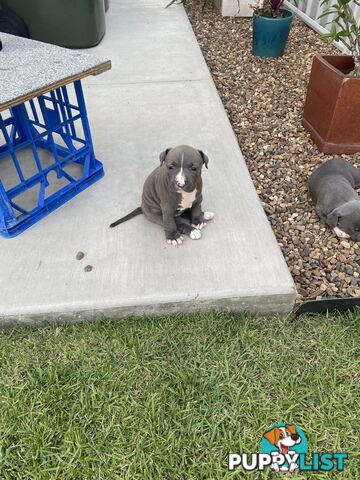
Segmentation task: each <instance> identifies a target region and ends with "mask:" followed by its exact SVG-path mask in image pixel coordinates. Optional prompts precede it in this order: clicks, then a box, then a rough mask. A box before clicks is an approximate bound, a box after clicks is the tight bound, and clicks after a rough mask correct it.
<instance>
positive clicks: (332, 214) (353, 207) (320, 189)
mask: <svg viewBox="0 0 360 480" xmlns="http://www.w3.org/2000/svg"><path fill="white" fill-rule="evenodd" d="M359 187H360V169H357V168H355V167H353V166H352V165H351V164H350V163H348V162H347V161H345V160H343V159H341V158H333V159H332V160H328V161H327V162H325V163H323V164H322V165H321V166H320V167H319V168H316V169H315V170H314V171H313V173H312V174H311V176H310V178H309V180H308V188H309V192H310V196H311V198H312V200H313V201H314V203H315V204H316V207H315V208H316V212H317V214H318V215H319V217H320V218H321V219H322V220H324V221H325V222H326V223H327V224H328V225H330V227H331V228H333V229H334V232H335V233H336V235H337V236H338V237H339V238H351V239H353V240H355V241H360V198H359V195H358V194H357V193H356V191H355V190H354V189H355V188H359Z"/></svg>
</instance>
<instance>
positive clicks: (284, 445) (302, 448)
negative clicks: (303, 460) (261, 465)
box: [260, 423, 307, 472]
mask: <svg viewBox="0 0 360 480" xmlns="http://www.w3.org/2000/svg"><path fill="white" fill-rule="evenodd" d="M260 451H261V453H269V454H271V455H272V459H273V460H272V463H271V465H270V467H271V468H272V470H274V471H275V472H280V471H281V472H296V471H298V470H299V465H298V458H299V455H298V454H300V453H305V454H306V453H307V439H306V437H305V434H304V432H303V431H302V430H301V428H299V427H296V426H295V425H293V424H290V423H280V424H277V425H274V426H273V427H271V428H270V429H269V430H267V431H266V432H265V433H264V435H263V437H262V439H261V445H260Z"/></svg>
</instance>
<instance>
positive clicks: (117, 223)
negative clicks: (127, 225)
mask: <svg viewBox="0 0 360 480" xmlns="http://www.w3.org/2000/svg"><path fill="white" fill-rule="evenodd" d="M141 213H142V209H141V207H138V208H135V210H133V211H132V212H130V213H128V214H127V215H125V217H122V218H119V220H116V222H114V223H112V224H111V225H110V228H114V227H116V226H117V225H120V223H124V222H126V221H127V220H130V219H131V218H134V217H136V216H137V215H140V214H141Z"/></svg>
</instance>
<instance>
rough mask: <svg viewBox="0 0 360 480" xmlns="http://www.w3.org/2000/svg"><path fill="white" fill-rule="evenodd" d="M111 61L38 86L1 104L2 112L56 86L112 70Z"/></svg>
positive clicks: (0, 109)
mask: <svg viewBox="0 0 360 480" xmlns="http://www.w3.org/2000/svg"><path fill="white" fill-rule="evenodd" d="M110 68H111V62H110V60H108V61H107V62H104V63H101V64H100V65H97V66H96V67H93V68H90V69H89V70H85V71H84V72H81V73H78V74H77V75H71V76H69V77H66V78H63V79H61V80H59V81H58V82H54V83H51V84H49V85H46V86H45V87H42V88H38V89H36V90H34V91H33V92H31V93H27V94H25V95H21V96H19V97H17V98H14V99H13V100H10V101H8V102H5V103H2V104H0V112H2V111H3V110H6V109H9V108H12V107H15V106H16V105H20V104H22V103H24V102H26V101H28V100H31V99H32V98H36V97H38V96H39V95H43V94H44V93H47V92H50V91H51V90H55V89H56V88H59V87H62V86H64V85H68V84H69V83H74V82H75V81H76V80H81V79H82V78H85V77H88V76H90V75H99V74H100V73H103V72H106V71H107V70H110Z"/></svg>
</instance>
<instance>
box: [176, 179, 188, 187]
mask: <svg viewBox="0 0 360 480" xmlns="http://www.w3.org/2000/svg"><path fill="white" fill-rule="evenodd" d="M176 185H177V186H178V187H179V188H184V187H185V185H186V180H183V181H180V180H176Z"/></svg>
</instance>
